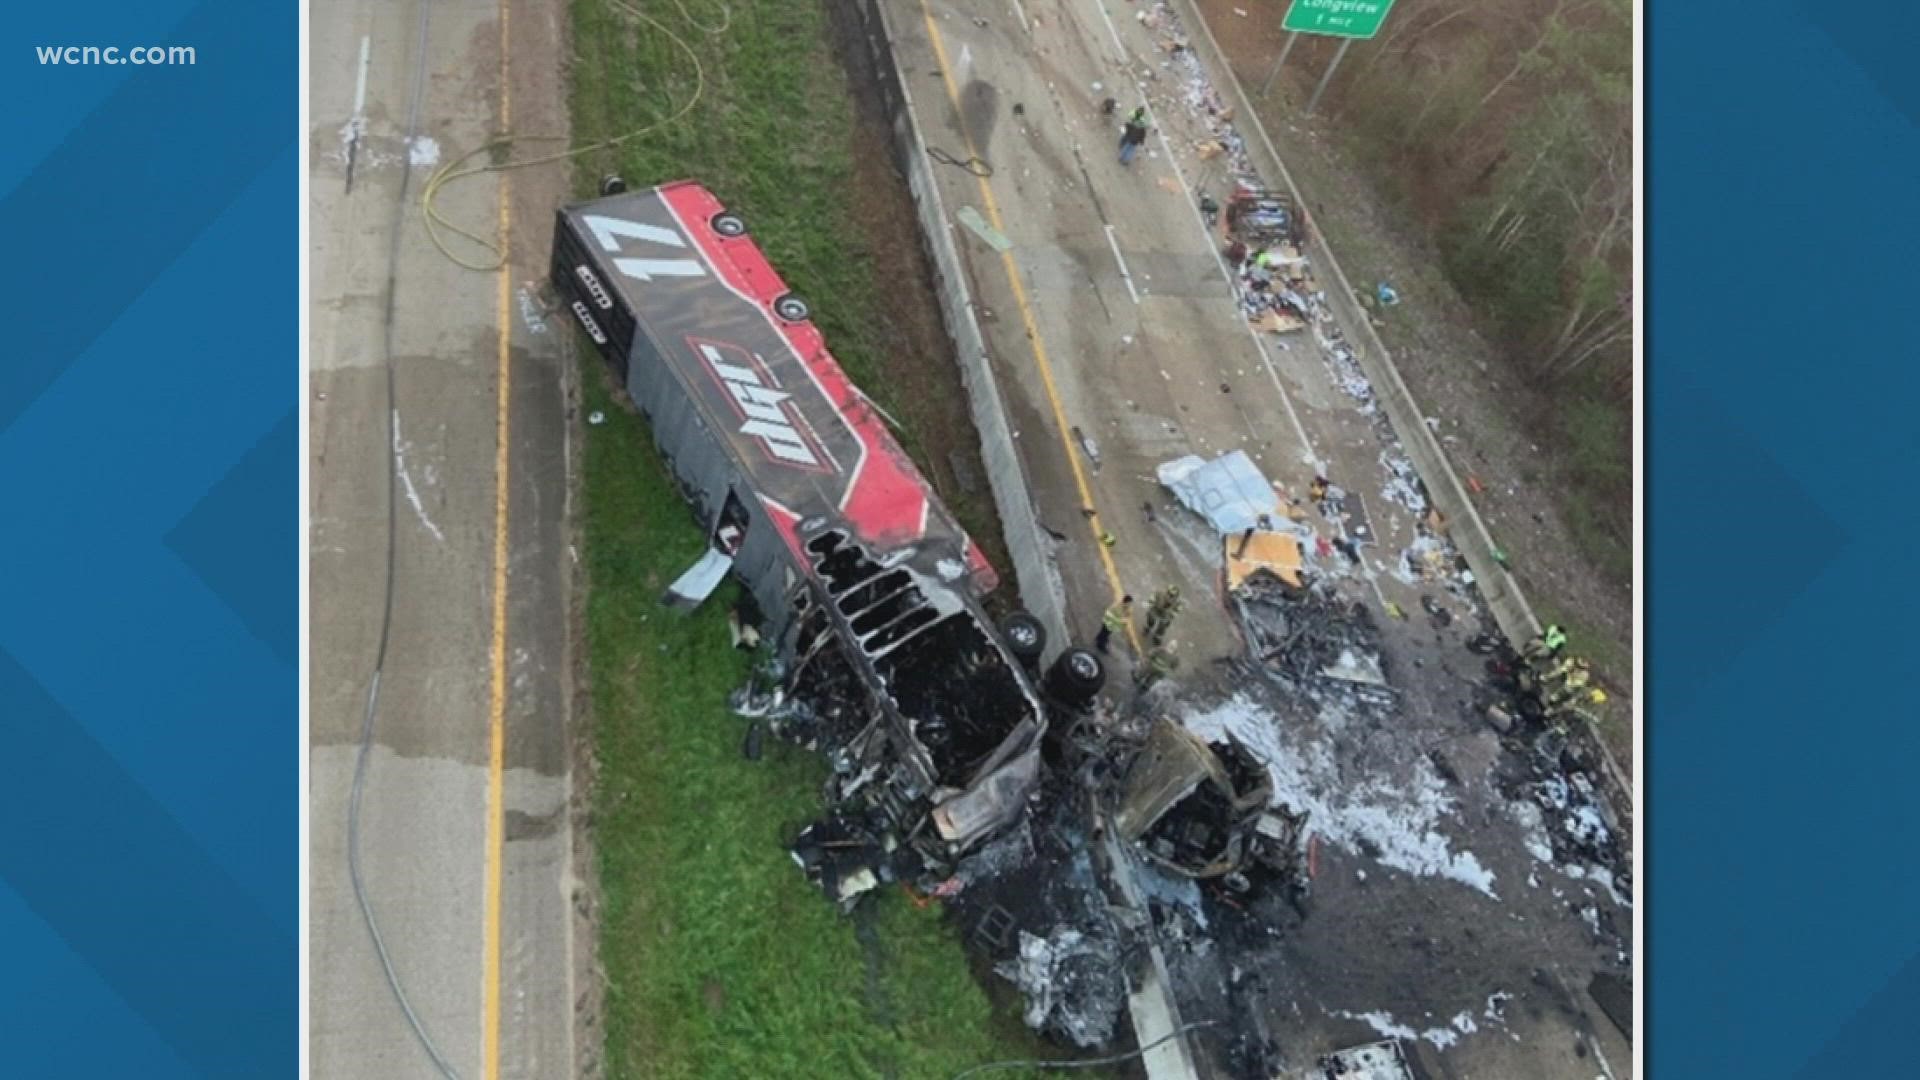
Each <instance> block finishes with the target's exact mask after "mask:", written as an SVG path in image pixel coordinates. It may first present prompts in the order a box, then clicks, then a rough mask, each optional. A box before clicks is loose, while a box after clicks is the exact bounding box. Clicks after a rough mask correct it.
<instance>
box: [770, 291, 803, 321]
mask: <svg viewBox="0 0 1920 1080" xmlns="http://www.w3.org/2000/svg"><path fill="white" fill-rule="evenodd" d="M773 313H774V314H775V315H778V316H780V317H781V318H783V319H785V320H787V321H788V322H805V321H807V319H808V318H810V317H812V315H813V308H812V307H810V306H808V304H807V302H806V301H805V300H802V299H800V298H799V297H797V296H795V295H793V294H792V293H788V294H787V295H785V296H783V297H781V298H780V299H778V300H775V301H774V302H773Z"/></svg>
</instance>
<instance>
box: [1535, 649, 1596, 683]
mask: <svg viewBox="0 0 1920 1080" xmlns="http://www.w3.org/2000/svg"><path fill="white" fill-rule="evenodd" d="M1584 663H1585V661H1583V660H1579V659H1577V658H1575V657H1571V656H1556V657H1554V658H1553V659H1552V660H1551V662H1547V663H1536V664H1534V665H1533V666H1532V667H1531V668H1530V669H1529V671H1530V672H1531V673H1532V675H1533V677H1534V678H1535V679H1537V680H1539V682H1540V684H1541V685H1542V686H1551V685H1552V684H1554V683H1556V682H1559V681H1560V680H1561V679H1564V678H1566V677H1567V676H1568V675H1569V674H1571V673H1572V671H1573V669H1574V668H1575V667H1577V666H1580V665H1582V664H1584Z"/></svg>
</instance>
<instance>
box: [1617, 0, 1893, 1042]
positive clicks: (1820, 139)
mask: <svg viewBox="0 0 1920 1080" xmlns="http://www.w3.org/2000/svg"><path fill="white" fill-rule="evenodd" d="M1647 7H1648V22H1647V60H1648V69H1647V76H1648V78H1647V88H1648V95H1649V96H1648V107H1649V117H1648V121H1649V123H1648V128H1647V149H1648V161H1647V169H1648V171H1647V184H1648V202H1647V219H1646V220H1647V227H1648V237H1649V241H1650V244H1649V252H1648V262H1647V277H1648V302H1647V313H1648V324H1649V325H1648V331H1649V335H1648V347H1649V351H1648V357H1647V374H1648V383H1647V403H1648V440H1649V441H1648V448H1647V451H1648V456H1647V464H1648V506H1647V510H1648V517H1647V529H1648V532H1647V539H1648V547H1647V553H1648V574H1649V577H1648V581H1647V584H1646V588H1647V601H1648V641H1647V648H1648V652H1647V660H1648V667H1647V673H1648V680H1649V689H1650V695H1649V702H1648V716H1647V739H1648V745H1647V754H1646V766H1647V769H1648V771H1649V776H1650V783H1649V785H1648V791H1647V798H1648V805H1649V814H1648V818H1647V821H1648V829H1649V843H1648V848H1647V858H1648V873H1647V881H1646V886H1647V889H1648V890H1649V899H1648V906H1647V911H1646V915H1647V920H1648V929H1649V941H1648V947H1647V949H1646V953H1645V955H1646V956H1647V958H1648V960H1649V972H1650V980H1651V981H1650V983H1649V992H1648V998H1647V1005H1648V1020H1647V1026H1648V1033H1647V1034H1648V1051H1649V1055H1650V1058H1649V1064H1650V1066H1651V1069H1650V1074H1651V1075H1653V1076H1655V1077H1665V1076H1674V1077H1696V1076H1740V1077H1753V1078H1765V1077H1826V1076H1843V1075H1867V1074H1872V1075H1888V1076H1896V1075H1897V1076H1913V1075H1920V1067H1916V1065H1915V1064H1914V1060H1915V1059H1914V1056H1913V1050H1912V1047H1911V1044H1910V1042H1909V1041H1908V1040H1906V1039H1905V1038H1904V1036H1905V1035H1906V1034H1907V1031H1908V1029H1909V1028H1910V1027H1911V1024H1912V1022H1913V1020H1914V1018H1916V1017H1920V858H1917V857H1916V856H1920V851H1916V848H1920V840H1916V837H1917V836H1920V784H1917V783H1916V782H1915V769H1916V763H1920V725H1917V724H1916V720H1917V719H1920V706H1916V704H1915V697H1914V695H1913V693H1912V692H1911V690H1910V689H1909V677H1910V675H1911V673H1912V671H1913V670H1914V665H1915V659H1916V658H1915V650H1914V646H1913V638H1912V636H1911V634H1910V633H1909V632H1907V631H1906V629H1905V628H1904V624H1905V623H1906V622H1907V621H1908V620H1909V619H1910V618H1911V617H1912V614H1913V612H1914V611H1915V610H1916V604H1917V602H1920V585H1916V583H1915V576H1914V574H1913V572H1912V570H1911V567H1912V565H1913V560H1914V550H1915V540H1916V538H1920V520H1916V517H1920V514H1917V513H1916V498H1917V497H1920V482H1916V479H1915V476H1916V473H1915V470H1916V467H1920V454H1916V451H1920V417H1916V415H1915V410H1916V408H1920V374H1916V371H1915V363H1916V361H1920V332H1917V331H1916V329H1915V327H1916V325H1917V324H1916V321H1915V317H1914V314H1913V313H1914V311H1915V310H1916V305H1915V302H1914V292H1915V288H1916V286H1917V285H1920V272H1916V262H1915V259H1916V255H1917V254H1920V212H1916V209H1915V197H1916V194H1920V76H1916V71H1920V68H1917V67H1916V65H1915V63H1914V60H1913V57H1912V52H1913V48H1914V46H1915V44H1916V42H1920V7H1915V6H1914V5H1912V4H1903V3H1895V2H1893V0H1864V2H1851V3H1835V4H1825V3H1816V2H1814V0H1801V2H1797V3H1796V2H1792V0H1756V2H1748V3H1737V4H1736V3H1732V2H1728V0H1713V2H1707V3H1691V4H1688V3H1663V2H1659V0H1653V2H1650V3H1649V4H1648V5H1647Z"/></svg>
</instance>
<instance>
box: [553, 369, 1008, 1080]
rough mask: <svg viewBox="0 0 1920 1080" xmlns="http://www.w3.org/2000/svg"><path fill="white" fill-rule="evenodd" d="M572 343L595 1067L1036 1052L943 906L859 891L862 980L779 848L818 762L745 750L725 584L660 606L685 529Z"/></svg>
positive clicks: (807, 795) (897, 1067) (650, 454)
mask: <svg viewBox="0 0 1920 1080" xmlns="http://www.w3.org/2000/svg"><path fill="white" fill-rule="evenodd" d="M580 363H581V365H582V369H583V370H582V380H581V381H582V383H583V386H584V394H583V400H584V404H585V407H586V408H588V409H590V410H593V409H597V410H600V411H602V412H603V413H605V414H606V420H605V422H604V423H602V424H600V425H598V426H595V427H591V428H589V429H588V438H587V443H586V451H585V462H584V469H585V473H584V476H585V483H584V487H585V491H584V514H583V517H584V534H585V559H586V572H587V580H588V582H589V591H588V593H587V600H586V618H587V639H588V649H589V655H588V660H589V664H590V667H591V670H592V691H593V708H594V711H595V722H594V729H595V732H596V747H595V749H596V764H597V779H596V785H595V792H594V810H593V832H594V842H595V845H596V847H597V850H598V853H599V862H600V885H601V891H602V896H603V900H602V911H601V916H602V917H601V926H600V935H599V936H600V959H601V964H602V967H603V969H604V970H605V973H606V978H607V995H606V1051H607V1063H608V1075H610V1076H614V1077H638V1076H648V1077H683V1076H684V1077H693V1076H715V1077H744V1076H765V1077H774V1076H779V1077H808V1076H819V1077H861V1076H875V1077H878V1076H889V1075H891V1076H903V1077H944V1076H948V1075H951V1074H952V1073H953V1072H956V1071H958V1070H959V1069H960V1068H963V1067H965V1066H968V1065H971V1064H975V1063H979V1062H983V1061H989V1060H996V1059H1002V1058H1009V1057H1029V1056H1034V1054H1035V1052H1036V1051H1037V1050H1040V1048H1039V1047H1037V1046H1036V1045H1032V1044H1031V1042H1032V1041H1031V1040H1023V1039H1020V1038H1018V1037H1009V1033H1008V1030H1007V1024H1006V1022H1005V1018H1004V1017H998V1018H997V1017H996V1016H995V1015H994V1008H993V1006H992V1005H991V1004H990V1003H989V1001H988V999H987V996H986V994H985V993H984V991H983V990H982V989H981V988H980V986H979V985H978V984H976V983H975V982H974V981H973V978H972V976H971V975H970V973H969V971H968V968H967V962H966V958H965V955H964V954H963V951H962V948H961V944H960V941H959V938H958V936H957V934H956V933H955V932H954V931H953V929H952V928H950V927H949V926H948V925H947V924H946V923H945V922H943V921H942V919H941V917H940V913H939V909H938V908H937V907H930V908H927V909H925V910H921V909H916V908H915V907H913V906H912V905H911V904H909V903H907V902H906V900H905V899H904V897H903V896H901V895H900V894H896V893H887V894H884V895H881V896H879V897H877V898H873V899H870V901H869V902H870V903H875V905H876V907H877V911H876V912H875V918H876V923H877V930H878V938H879V941H880V943H881V944H880V947H881V949H882V951H883V953H884V957H883V959H881V961H880V966H879V987H878V989H879V993H878V994H876V995H874V997H876V998H878V999H879V1001H874V1000H870V999H869V992H868V989H867V983H866V976H865V970H866V966H867V963H868V957H867V956H866V955H865V953H864V952H863V949H862V946H861V944H860V942H859V941H858V940H857V938H856V935H855V932H854V925H853V923H852V922H851V921H850V920H847V919H844V918H841V917H840V916H839V915H838V914H837V913H836V910H835V909H834V907H833V906H832V905H831V904H829V903H828V902H827V901H826V899H825V898H823V897H822V896H820V895H819V894H818V893H816V892H815V891H814V889H813V888H812V886H810V885H808V884H807V882H806V880H805V878H804V877H802V875H801V873H800V871H799V870H798V869H797V868H796V867H795V866H794V865H793V863H792V861H791V860H790V859H789V858H788V856H787V853H786V851H785V850H784V843H785V841H786V840H787V839H788V838H789V837H790V836H791V835H792V833H793V831H794V830H795V829H796V828H798V827H799V826H800V825H801V824H803V823H804V822H806V821H808V820H810V819H811V818H812V817H813V816H814V815H815V814H816V813H817V812H818V809H819V786H820V781H821V780H823V779H824V776H825V774H824V766H823V765H822V764H821V763H820V761H819V760H818V759H817V758H816V757H815V756H814V755H812V754H810V753H807V752H805V751H802V750H800V749H798V748H795V747H790V746H788V745H786V744H785V743H781V742H779V741H778V740H774V739H771V738H769V739H768V740H766V743H765V747H764V756H763V757H762V759H761V760H760V761H757V762H751V761H747V760H745V759H744V758H743V756H742V753H741V746H742V737H743V735H744V732H745V729H746V725H745V724H744V722H742V721H741V720H740V719H738V718H737V717H735V716H733V715H732V714H731V713H730V712H729V711H728V709H727V704H726V696H727V693H728V692H729V691H730V690H732V689H733V688H734V687H735V686H737V685H739V683H740V682H741V681H742V679H743V678H744V677H745V675H746V672H747V667H748V659H747V657H746V656H745V654H742V653H740V652H737V651H736V650H734V649H732V648H730V647H729V645H728V638H727V624H726V614H725V613H726V609H727V606H728V602H729V600H730V599H731V595H730V594H731V592H732V586H729V587H728V589H727V590H725V591H723V592H722V593H721V594H719V595H717V596H715V597H714V598H713V599H711V600H709V601H708V602H707V604H706V605H705V606H704V607H702V608H701V609H700V610H698V611H696V612H694V613H693V614H691V615H685V616H682V615H676V614H673V613H671V612H669V611H668V610H667V609H665V608H663V607H662V606H661V605H660V602H659V599H660V595H661V593H662V591H663V590H664V589H665V587H666V585H667V584H668V582H670V581H671V580H672V579H673V577H674V576H675V575H676V574H677V572H678V570H679V569H680V568H681V567H684V566H685V565H687V564H688V563H691V562H692V561H693V559H694V558H695V557H697V556H698V554H699V552H700V548H701V545H702V542H703V540H702V535H701V531H700V530H699V529H698V528H697V527H696V526H695V525H694V523H693V521H692V518H691V517H690V516H689V515H688V513H687V512H686V510H685V509H684V506H683V504H682V502H681V499H680V496H679V494H678V492H677V491H676V490H675V488H674V485H673V482H672V480H671V479H670V478H669V476H668V475H667V473H666V471H665V469H664V467H663V466H662V464H661V461H660V459H659V455H658V454H657V453H656V452H655V450H654V449H653V444H652V442H651V439H650V436H649V433H648V431H647V429H646V425H645V424H644V423H643V422H642V420H641V419H640V417H639V416H638V415H636V414H634V413H632V412H630V411H628V410H626V409H625V408H623V407H622V405H621V404H619V403H616V402H615V400H614V397H613V394H612V392H611V390H610V389H609V386H608V381H607V379H606V378H605V377H604V376H603V375H602V373H601V370H600V361H599V360H598V358H597V357H593V356H591V355H590V354H582V358H581V360H580ZM880 1002H884V1005H881V1004H880ZM883 1012H884V1013H890V1014H891V1015H890V1016H884V1015H881V1014H882V1013H883ZM889 1021H891V1022H889ZM1013 1023H1014V1025H1015V1026H1016V1027H1017V1025H1018V1021H1017V1020H1015V1021H1014V1022H1013ZM1023 1042H1025V1043H1028V1044H1027V1045H1022V1043H1023ZM1041 1052H1042V1053H1044V1051H1041Z"/></svg>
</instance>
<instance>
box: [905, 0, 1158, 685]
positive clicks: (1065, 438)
mask: <svg viewBox="0 0 1920 1080" xmlns="http://www.w3.org/2000/svg"><path fill="white" fill-rule="evenodd" d="M920 15H921V18H923V19H924V20H925V21H926V24H927V37H928V38H929V39H931V40H932V43H933V58H934V61H935V62H936V63H938V64H939V65H940V80H941V82H943V83H945V84H946V87H947V101H948V102H949V103H951V104H952V106H953V113H954V115H955V116H956V117H961V118H962V119H961V121H960V138H961V139H962V140H964V141H965V143H966V147H967V156H968V157H970V158H979V157H980V150H979V148H977V147H976V146H974V144H973V133H972V132H970V131H968V130H966V120H965V119H964V118H965V116H966V113H965V111H964V110H962V109H961V108H960V90H959V88H958V87H956V86H955V85H954V84H953V70H952V69H951V68H950V67H949V66H948V65H947V49H946V46H945V45H943V44H942V43H941V41H940V28H939V27H938V26H936V25H935V24H934V21H933V10H932V9H931V8H930V7H928V6H927V0H920ZM982 160H984V159H982ZM974 181H975V182H976V183H978V184H979V185H980V201H981V202H983V203H985V204H986V210H987V221H988V223H990V224H991V225H992V226H993V227H994V229H995V230H997V231H998V232H1000V233H1002V234H1003V235H1004V234H1005V233H1006V231H1007V229H1006V226H1005V224H1003V223H1002V222H1001V219H1000V204H999V203H998V202H997V201H995V199H994V197H993V188H992V186H991V185H989V184H988V183H987V178H986V177H984V176H978V175H976V176H975V177H974ZM1000 261H1001V263H1002V265H1004V266H1005V267H1006V271H1007V281H1008V283H1009V284H1011V285H1012V286H1013V303H1014V306H1015V307H1017V308H1019V309H1020V321H1021V323H1022V324H1023V325H1024V327H1025V329H1026V332H1027V345H1028V347H1029V348H1031V349H1032V351H1033V362H1034V366H1035V367H1036V368H1038V369H1039V372H1040V384H1041V386H1042V387H1044V388H1045V390H1046V392H1047V403H1048V404H1049V405H1051V406H1053V426H1054V428H1055V430H1057V431H1058V432H1059V433H1060V449H1061V450H1063V451H1064V452H1065V453H1066V455H1067V465H1068V466H1069V467H1070V468H1072V470H1073V484H1074V486H1075V487H1076V488H1078V489H1079V491H1080V505H1081V506H1083V507H1085V508H1087V509H1089V510H1092V511H1093V516H1092V517H1089V518H1087V519H1086V522H1087V529H1088V531H1089V532H1091V533H1092V534H1093V548H1094V550H1095V551H1098V552H1099V553H1100V565H1101V566H1102V567H1104V568H1105V569H1106V572H1107V584H1108V586H1110V587H1111V588H1112V590H1113V602H1114V603H1118V602H1119V600H1120V597H1121V596H1123V595H1125V593H1126V588H1125V587H1124V586H1122V585H1121V584H1120V571H1119V569H1118V568H1117V567H1115V566H1114V563H1113V553H1112V552H1111V551H1108V550H1107V545H1106V544H1105V543H1102V542H1101V539H1100V536H1101V533H1103V532H1105V531H1106V530H1104V529H1102V528H1101V527H1100V509H1099V507H1098V506H1097V505H1095V503H1094V499H1093V488H1092V486H1091V485H1089V484H1088V483H1087V475H1086V472H1085V470H1084V469H1082V468H1081V466H1080V458H1079V456H1078V455H1076V454H1075V453H1074V450H1073V440H1072V438H1071V437H1070V436H1069V435H1068V434H1067V432H1068V430H1069V428H1068V425H1067V411H1066V409H1065V408H1064V407H1063V406H1062V405H1061V404H1060V392H1059V390H1058V389H1057V388H1056V387H1055V386H1054V383H1053V365H1052V364H1050V363H1048V362H1047V344H1046V342H1045V341H1043V340H1041V337H1040V327H1039V324H1038V323H1037V322H1036V321H1035V320H1034V317H1033V308H1032V306H1031V305H1030V304H1028V303H1027V290H1026V287H1025V286H1024V285H1022V284H1021V283H1020V269H1019V267H1017V266H1016V265H1014V261H1013V251H1012V249H1008V250H1006V251H1002V252H1001V253H1000ZM1102 614H1103V615H1104V614H1105V612H1102ZM1127 640H1128V641H1130V642H1132V643H1133V649H1134V652H1135V653H1136V654H1137V653H1139V652H1140V651H1141V648H1140V633H1139V631H1138V630H1136V629H1134V626H1133V622H1132V620H1128V622H1127Z"/></svg>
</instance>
